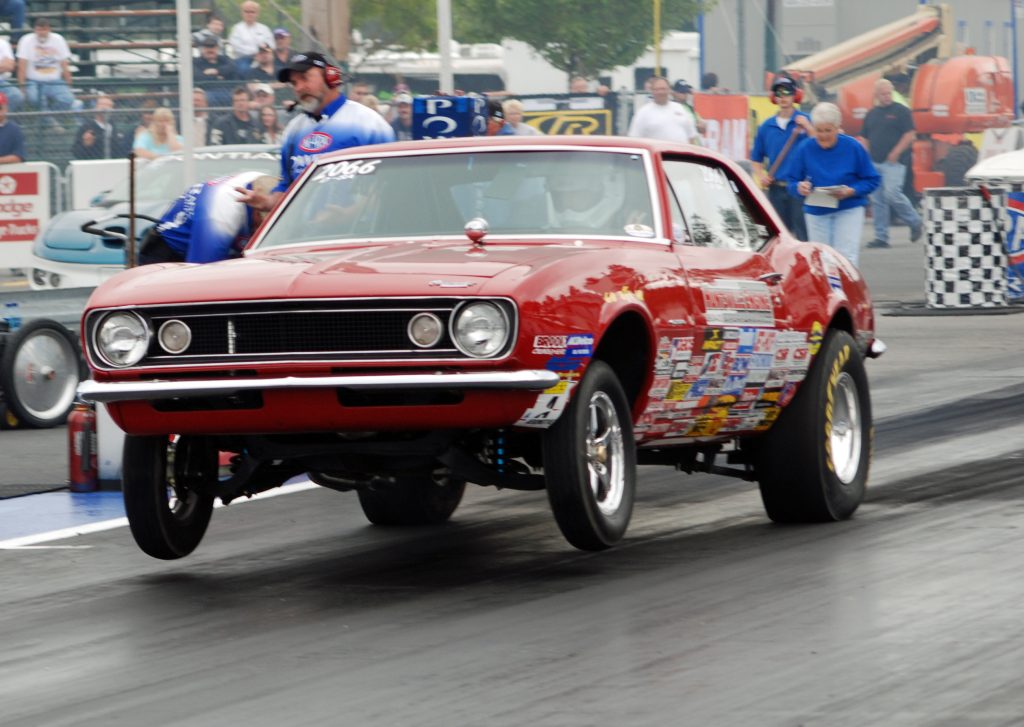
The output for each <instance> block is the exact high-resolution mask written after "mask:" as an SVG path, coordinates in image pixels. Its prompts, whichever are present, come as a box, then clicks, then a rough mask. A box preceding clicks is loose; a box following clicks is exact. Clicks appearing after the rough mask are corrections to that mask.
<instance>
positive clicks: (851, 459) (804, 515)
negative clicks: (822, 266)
mask: <svg viewBox="0 0 1024 727" xmlns="http://www.w3.org/2000/svg"><path fill="white" fill-rule="evenodd" d="M872 431H873V430H872V421H871V397H870V395H869V393H868V379H867V373H866V372H865V370H864V360H863V358H862V357H861V355H860V353H859V352H858V351H857V348H856V346H855V344H854V342H853V339H852V338H851V337H850V334H848V333H846V332H845V331H840V330H832V331H830V332H829V334H828V335H827V336H826V338H825V341H824V343H823V344H822V347H821V351H820V352H819V354H818V356H817V358H816V359H815V360H814V362H813V364H812V365H811V370H810V373H809V374H808V376H807V378H806V379H805V380H804V382H803V383H802V384H801V385H800V389H799V390H798V391H797V393H796V396H795V397H794V399H793V401H792V403H791V404H790V405H789V406H788V407H786V408H785V409H784V410H783V411H782V413H781V414H780V415H779V419H778V421H777V422H776V423H775V425H774V426H773V427H772V428H771V429H770V430H769V431H768V433H767V436H765V437H764V438H763V439H761V440H760V441H755V442H753V443H752V444H753V449H754V468H755V472H756V473H757V477H758V481H759V483H760V487H761V500H762V501H763V502H764V507H765V511H766V512H767V513H768V517H769V518H771V519H772V520H773V521H775V522H778V523H796V522H828V521H835V520H845V519H847V518H849V517H850V516H852V515H853V513H854V512H855V511H856V510H857V508H858V507H859V506H860V503H861V502H862V501H863V499H864V494H865V491H866V488H867V480H868V470H869V467H870V462H871V437H872Z"/></svg>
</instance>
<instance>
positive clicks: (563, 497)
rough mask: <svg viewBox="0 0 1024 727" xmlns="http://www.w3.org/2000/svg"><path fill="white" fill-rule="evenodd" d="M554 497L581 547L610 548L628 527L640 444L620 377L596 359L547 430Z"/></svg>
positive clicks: (561, 523) (560, 519)
mask: <svg viewBox="0 0 1024 727" xmlns="http://www.w3.org/2000/svg"><path fill="white" fill-rule="evenodd" d="M544 473H545V480H546V484H547V492H548V501H549V502H550V503H551V510H552V512H553V513H554V515H555V521H556V522H557V523H558V527H559V529H560V530H561V531H562V535H564V536H565V539H566V540H568V541H569V543H570V544H571V545H573V546H575V547H577V548H579V549H580V550H604V549H605V548H609V547H611V546H612V545H614V544H615V543H617V542H618V541H619V540H621V539H622V536H623V535H624V534H625V533H626V528H627V527H628V526H629V519H630V516H631V515H632V513H633V499H634V497H635V494H636V446H635V443H634V441H633V423H632V418H631V414H630V410H629V401H628V400H627V399H626V394H625V392H624V391H623V390H622V385H621V384H620V383H619V380H618V377H616V375H615V372H614V371H613V370H612V368H611V367H610V366H609V365H608V364H606V363H605V362H603V361H592V362H591V363H590V365H589V366H588V367H587V373H586V374H585V375H584V377H583V381H582V382H580V385H579V387H578V388H577V389H576V392H575V394H574V396H573V398H572V401H571V402H570V403H569V406H568V407H567V408H566V410H565V411H564V412H562V416H561V417H559V419H558V421H557V422H555V424H554V425H553V426H552V427H551V428H550V429H548V430H547V432H545V435H544Z"/></svg>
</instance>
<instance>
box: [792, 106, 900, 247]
mask: <svg viewBox="0 0 1024 727" xmlns="http://www.w3.org/2000/svg"><path fill="white" fill-rule="evenodd" d="M842 119H843V116H842V113H841V112H840V111H839V107H838V106H836V105H835V104H832V103H820V104H818V105H817V106H815V107H814V109H813V110H812V111H811V124H813V126H814V132H815V133H814V136H813V137H812V138H808V139H806V140H804V141H803V142H801V144H800V146H798V147H797V148H796V151H795V152H794V153H793V154H792V155H790V159H789V160H787V163H786V165H785V170H784V172H783V177H784V179H786V181H787V182H788V186H787V188H788V190H789V193H790V194H791V195H793V196H795V197H797V196H798V197H803V198H804V219H805V220H806V221H807V239H808V240H812V241H814V242H823V243H825V244H827V245H829V246H831V247H833V248H835V249H836V250H838V251H839V252H840V253H842V254H843V255H844V256H845V257H846V258H847V259H848V260H849V261H850V262H852V263H853V264H854V265H857V264H858V260H859V258H860V238H861V233H862V232H863V230H864V214H865V210H866V207H867V204H868V195H870V194H871V192H873V191H874V190H875V189H876V188H877V187H878V185H879V184H880V183H881V177H880V176H879V174H878V171H877V170H876V169H875V165H874V164H873V163H872V161H871V157H870V156H869V155H868V152H867V150H866V149H865V148H864V147H863V146H862V145H861V144H860V142H859V141H857V140H856V139H854V138H853V137H852V136H847V135H846V134H842V133H840V131H839V127H840V125H841V124H842Z"/></svg>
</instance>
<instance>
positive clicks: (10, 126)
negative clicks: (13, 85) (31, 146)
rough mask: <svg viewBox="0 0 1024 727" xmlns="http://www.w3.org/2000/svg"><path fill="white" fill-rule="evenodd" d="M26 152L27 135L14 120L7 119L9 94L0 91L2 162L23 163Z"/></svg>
mask: <svg viewBox="0 0 1024 727" xmlns="http://www.w3.org/2000/svg"><path fill="white" fill-rule="evenodd" d="M27 158H28V154H26V153H25V135H24V134H22V133H21V127H20V126H18V124H17V123H16V122H14V121H8V120H7V94H4V93H0V164H21V163H22V162H23V161H25V159H27Z"/></svg>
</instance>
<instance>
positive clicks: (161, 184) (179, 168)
mask: <svg viewBox="0 0 1024 727" xmlns="http://www.w3.org/2000/svg"><path fill="white" fill-rule="evenodd" d="M195 159H196V181H203V182H205V181H208V180H210V179H216V178H217V177H223V176H225V175H228V174H237V173H238V172H241V171H254V172H256V171H262V172H264V173H265V174H270V175H272V176H277V175H278V174H279V173H280V162H279V161H278V154H277V152H276V151H271V150H267V151H224V152H196V154H195ZM186 186H188V185H187V184H186V183H185V177H184V165H183V164H182V159H181V157H180V156H166V157H160V158H158V159H154V160H153V161H151V162H149V163H147V164H146V165H144V166H142V167H141V168H140V169H139V170H138V171H137V173H136V175H135V199H136V201H138V202H158V201H161V200H172V199H176V198H177V197H178V195H179V194H181V193H182V191H183V190H184V189H185V187H186ZM127 201H128V180H127V179H126V180H124V181H123V182H121V183H120V184H118V185H117V186H116V187H114V188H113V189H111V190H110V191H109V192H106V193H104V194H103V196H102V200H101V203H102V204H103V205H113V204H116V203H118V202H127Z"/></svg>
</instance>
